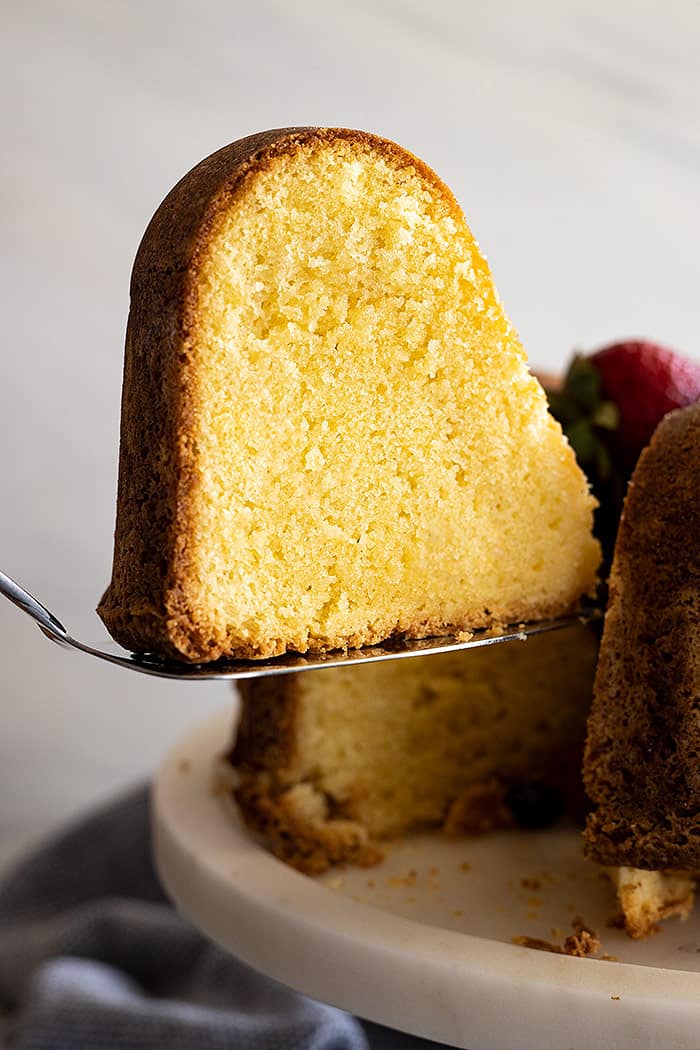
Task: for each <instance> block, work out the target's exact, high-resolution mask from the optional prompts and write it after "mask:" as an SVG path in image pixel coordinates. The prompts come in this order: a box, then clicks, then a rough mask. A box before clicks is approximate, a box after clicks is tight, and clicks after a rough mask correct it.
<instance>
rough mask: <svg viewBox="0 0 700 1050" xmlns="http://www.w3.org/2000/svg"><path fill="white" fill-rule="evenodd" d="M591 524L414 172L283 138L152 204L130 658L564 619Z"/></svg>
mask: <svg viewBox="0 0 700 1050" xmlns="http://www.w3.org/2000/svg"><path fill="white" fill-rule="evenodd" d="M592 510H593V500H592V497H591V496H590V494H589V491H588V487H587V484H586V481H585V478H584V476H583V474H582V473H581V471H580V470H579V468H578V467H577V465H576V463H575V459H574V455H573V452H572V451H571V449H570V447H569V446H568V444H567V443H566V441H565V439H564V438H563V436H562V433H561V430H560V427H559V425H558V424H557V423H556V422H555V421H554V420H553V419H552V418H551V416H550V415H549V414H548V412H547V407H546V401H545V396H544V393H543V391H542V389H541V387H540V386H539V384H538V383H537V381H536V380H535V379H534V378H533V377H532V376H531V375H530V373H529V372H528V370H527V366H526V361H525V355H524V352H523V350H522V347H521V345H520V343H519V341H518V338H517V336H516V334H515V332H514V331H513V328H512V327H511V325H510V322H509V321H508V319H507V317H506V315H505V313H504V311H503V308H502V306H501V303H500V300H499V298H498V295H497V293H496V290H495V288H494V285H493V282H492V278H491V275H490V272H489V269H488V267H487V264H486V262H485V260H484V258H483V256H482V255H481V253H480V251H479V248H478V246H477V244H476V242H475V241H474V238H473V237H472V235H471V233H470V231H469V229H468V227H467V225H466V222H465V220H464V217H463V215H462V213H461V211H460V209H459V207H458V205H457V203H456V201H455V199H454V197H453V196H452V194H451V193H450V191H449V190H448V189H447V188H446V187H445V186H444V184H443V183H442V182H441V181H440V180H439V179H438V177H437V176H436V175H435V174H434V173H433V172H432V171H431V170H430V169H428V168H427V167H426V166H425V165H424V164H423V163H422V162H421V161H419V160H417V159H416V158H415V157H413V156H412V155H411V154H409V153H407V152H406V151H405V150H403V149H401V148H400V147H398V146H396V145H395V144H393V143H391V142H388V141H386V140H383V139H380V138H377V137H375V136H372V135H368V134H365V133H362V132H355V131H346V130H340V129H317V128H298V129H281V130H276V131H271V132H266V133H263V134H260V135H255V136H252V137H250V138H248V139H243V140H241V141H239V142H236V143H234V144H232V145H231V146H227V147H225V148H224V149H222V150H220V151H219V152H218V153H215V154H214V155H213V156H211V157H209V158H208V159H207V160H205V161H203V162H202V163H201V164H199V165H198V166H197V167H196V168H194V169H193V170H192V171H191V172H190V173H189V174H188V175H186V176H185V177H184V178H183V179H182V180H181V181H180V183H178V185H177V186H176V187H175V188H174V189H173V190H172V192H171V193H170V194H169V195H168V196H167V197H166V199H165V200H164V202H163V204H162V205H161V206H160V208H159V209H158V211H157V212H156V214H155V215H154V217H153V219H152V221H151V223H150V225H149V227H148V230H147V232H146V234H145V236H144V239H143V241H142V244H141V246H140V248H139V252H138V255H137V258H136V262H135V265H134V271H133V275H132V285H131V310H130V314H129V323H128V329H127V338H126V352H125V370H124V386H123V399H122V429H121V451H120V468H119V494H118V506H117V523H116V535H115V554H114V565H113V574H112V580H111V583H110V585H109V588H108V589H107V591H106V593H105V596H104V598H103V600H102V602H101V604H100V607H99V612H100V614H101V616H102V618H103V620H104V622H105V623H106V625H107V627H108V628H109V630H110V631H111V633H112V634H113V636H114V637H115V638H116V640H117V641H118V642H120V643H121V644H123V645H124V646H126V647H127V648H129V649H132V650H135V651H151V652H160V653H163V654H165V655H168V656H171V657H175V658H179V659H186V660H192V661H206V660H213V659H216V658H217V657H220V656H239V657H254V658H255V657H268V656H274V655H277V654H280V653H282V652H284V651H286V650H298V651H301V652H305V651H308V650H314V649H315V650H325V649H330V648H336V647H343V646H353V647H354V646H359V645H363V644H367V643H372V642H377V641H380V640H382V639H384V638H387V637H389V636H391V635H407V636H411V637H422V636H427V635H431V634H439V633H449V632H450V631H453V630H461V629H468V628H473V627H478V626H487V625H490V624H492V623H503V622H517V621H520V620H528V619H539V618H543V617H549V616H553V615H557V614H559V613H563V612H565V611H568V610H570V609H572V608H575V607H576V605H577V603H578V602H579V599H580V598H581V596H582V595H585V594H589V593H591V592H592V591H593V589H594V587H595V573H596V568H597V564H598V560H599V550H598V546H597V544H596V542H595V541H594V540H593V538H592V536H591V521H592Z"/></svg>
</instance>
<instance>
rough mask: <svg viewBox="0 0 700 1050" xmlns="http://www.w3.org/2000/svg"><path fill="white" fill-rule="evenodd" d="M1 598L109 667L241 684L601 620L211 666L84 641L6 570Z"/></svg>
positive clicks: (591, 612) (595, 612)
mask: <svg viewBox="0 0 700 1050" xmlns="http://www.w3.org/2000/svg"><path fill="white" fill-rule="evenodd" d="M0 594H4V596H5V597H6V598H8V599H9V600H10V601H11V602H12V603H13V604H14V605H16V606H17V608H18V609H21V610H22V612H25V613H26V614H27V616H30V617H31V618H32V619H33V620H34V621H35V622H36V623H37V624H38V625H39V628H40V630H41V631H42V632H43V633H44V634H45V635H46V637H47V638H50V639H51V641H52V642H57V643H58V644H59V645H62V646H64V647H66V648H68V649H77V650H78V651H79V652H81V653H87V654H88V655H89V656H96V657H97V658H98V659H99V660H106V661H107V662H108V663H110V664H117V665H118V666H119V667H126V668H127V669H128V670H131V671H140V672H141V674H150V675H155V676H156V677H157V678H175V679H180V680H182V681H189V680H204V681H209V680H221V679H231V680H232V681H236V680H239V681H240V680H241V679H243V678H263V677H265V676H268V675H278V674H289V672H291V671H311V670H319V669H320V668H323V667H346V666H347V665H348V664H368V663H377V662H378V661H380V660H397V659H400V658H405V657H409V656H428V655H432V654H434V653H454V652H458V651H460V650H462V649H475V648H478V647H479V646H482V645H495V644H497V643H499V642H512V641H516V640H522V641H524V640H525V639H526V638H529V637H530V636H532V635H535V634H543V633H544V632H545V631H555V630H558V629H560V628H562V627H571V626H573V625H574V624H576V623H590V622H592V621H593V620H597V619H599V618H600V615H601V613H600V610H599V609H598V608H596V607H595V606H591V607H590V608H587V609H584V610H583V611H582V612H580V613H579V614H578V615H575V616H563V617H559V618H558V619H555V620H539V621H537V622H533V623H523V624H517V625H515V626H511V627H506V628H495V629H491V630H480V631H475V632H474V633H473V634H472V635H464V636H463V637H462V636H460V637H452V636H448V637H445V638H419V639H406V638H399V639H392V640H390V641H387V642H384V643H383V644H382V645H372V646H366V647H365V648H364V649H339V650H336V651H334V652H330V653H312V654H310V655H309V656H303V655H300V654H298V653H286V654H285V655H284V656H276V657H274V658H273V659H270V660H217V661H215V662H214V663H209V664H187V663H178V662H177V661H175V660H169V659H165V658H163V657H160V656H155V655H152V654H147V655H138V654H135V653H129V652H127V651H126V650H125V649H122V648H121V646H118V645H117V644H116V643H114V642H112V641H111V640H108V641H105V643H104V645H105V647H104V648H101V647H100V648H97V647H95V646H93V645H88V644H87V643H86V642H81V641H80V640H79V639H77V638H73V636H72V635H71V634H69V632H68V631H67V629H66V628H65V627H64V626H63V624H62V623H61V621H60V620H59V619H58V617H56V616H54V614H53V613H52V612H49V610H48V609H47V608H46V606H45V605H42V604H41V602H40V601H37V599H36V598H34V597H33V596H32V595H31V594H29V592H28V591H25V590H24V588H23V587H20V585H19V584H18V583H15V581H14V580H12V579H11V578H10V577H9V576H6V575H5V573H3V572H0Z"/></svg>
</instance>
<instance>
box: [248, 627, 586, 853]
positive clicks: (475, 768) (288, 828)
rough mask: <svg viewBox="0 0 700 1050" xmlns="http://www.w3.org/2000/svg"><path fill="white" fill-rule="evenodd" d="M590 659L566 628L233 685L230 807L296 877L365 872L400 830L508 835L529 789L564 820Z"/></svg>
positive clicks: (575, 786)
mask: <svg viewBox="0 0 700 1050" xmlns="http://www.w3.org/2000/svg"><path fill="white" fill-rule="evenodd" d="M596 651H597V639H596V636H595V632H594V631H593V630H592V629H591V628H587V627H575V628H570V629H566V630H561V631H555V632H552V633H550V634H546V635H539V636H536V637H533V638H530V639H529V640H528V641H526V642H513V643H510V644H508V645H498V646H487V647H485V648H483V649H476V650H471V651H469V652H463V653H453V654H446V655H440V656H430V657H417V658H415V659H411V660H398V661H394V662H390V663H378V664H370V665H366V666H360V667H347V668H343V669H337V668H333V669H328V670H324V671H321V672H316V673H305V674H300V675H289V676H287V675H285V676H282V677H279V678H268V679H257V680H252V681H248V682H245V683H242V688H241V693H242V713H241V721H240V726H239V729H238V733H237V738H236V743H235V748H234V751H233V755H232V763H233V765H234V766H235V767H236V769H237V775H238V786H237V790H236V798H237V801H238V803H239V806H240V808H241V811H242V813H243V815H244V817H245V818H246V820H247V821H248V823H249V824H250V825H251V826H252V827H253V828H255V829H256V830H258V831H259V832H261V833H262V834H263V836H264V837H265V839H266V840H267V842H268V843H269V845H270V846H271V848H272V849H273V850H274V852H275V853H276V854H277V855H278V856H279V857H281V858H282V859H284V860H286V861H287V862H288V863H291V864H293V865H294V866H296V867H298V868H300V869H302V870H304V871H308V872H318V871H322V870H324V869H325V868H326V867H328V866H329V865H330V864H336V863H345V862H352V863H360V864H363V863H364V864H368V863H372V862H374V861H375V860H377V859H379V856H380V853H379V852H378V850H379V848H380V847H379V843H381V841H382V840H383V839H385V838H387V837H393V836H396V835H399V834H402V833H404V832H406V831H408V830H410V829H415V828H422V827H442V828H444V829H445V830H446V831H448V832H451V833H460V832H466V833H480V832H483V831H487V830H489V829H490V828H492V827H498V826H503V825H507V824H509V823H512V822H513V816H512V813H511V812H510V810H509V808H508V804H507V803H508V791H509V788H512V787H513V786H515V785H522V784H535V785H539V786H540V787H542V786H544V787H545V789H551V791H554V792H558V793H559V795H560V797H566V798H568V800H569V806H568V808H569V809H570V811H571V809H572V808H574V806H573V803H574V796H575V797H576V798H578V792H579V791H580V775H579V770H580V761H581V751H582V748H583V736H584V729H585V721H586V716H587V713H588V708H589V705H590V699H591V694H592V686H593V672H594V668H595V658H596Z"/></svg>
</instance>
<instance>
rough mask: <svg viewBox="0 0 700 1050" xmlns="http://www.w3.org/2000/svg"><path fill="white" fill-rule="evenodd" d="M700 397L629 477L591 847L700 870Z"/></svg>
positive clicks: (589, 778) (594, 770) (593, 780)
mask: <svg viewBox="0 0 700 1050" xmlns="http://www.w3.org/2000/svg"><path fill="white" fill-rule="evenodd" d="M699 711H700V404H696V405H693V406H691V407H689V408H686V409H683V410H681V411H678V412H674V413H672V414H670V415H669V416H667V417H666V418H665V419H664V420H663V422H662V423H661V424H660V426H659V427H658V429H657V431H656V433H655V435H654V438H653V439H652V442H651V444H650V446H649V447H648V448H647V449H646V450H645V452H644V453H643V454H642V456H641V458H640V460H639V464H638V466H637V469H636V470H635V473H634V475H633V478H632V481H631V483H630V488H629V492H628V494H627V499H626V502H625V508H624V512H623V517H622V521H621V524H620V530H619V533H618V538H617V545H616V548H615V557H614V561H613V567H612V572H611V577H610V602H609V608H608V613H607V616H606V620H605V630H604V634H603V641H602V645H601V651H600V660H599V664H598V672H597V676H596V686H595V700H594V705H593V710H592V714H591V718H590V722H589V734H588V745H587V749H586V757H585V764H584V777H585V781H586V787H587V790H588V793H589V795H590V797H591V799H592V801H593V802H594V804H595V806H596V809H595V811H594V813H593V814H592V816H591V817H590V819H589V824H588V829H587V849H588V853H589V855H590V856H591V857H592V858H593V859H596V860H598V861H600V862H601V863H603V864H613V865H629V866H632V867H640V868H652V869H653V868H665V867H675V868H700V761H699V760H700V722H699Z"/></svg>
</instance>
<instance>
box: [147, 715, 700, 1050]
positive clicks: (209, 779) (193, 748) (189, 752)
mask: <svg viewBox="0 0 700 1050" xmlns="http://www.w3.org/2000/svg"><path fill="white" fill-rule="evenodd" d="M232 725H233V720H232V714H231V712H230V711H226V712H223V713H222V714H221V715H219V716H217V717H216V718H214V719H209V720H208V721H207V722H205V723H204V724H202V725H199V726H197V727H195V728H194V729H193V730H192V731H191V732H190V733H189V734H188V735H187V736H186V737H184V738H183V739H182V740H181V741H180V743H179V744H178V745H177V746H176V747H175V748H174V749H173V751H172V752H171V754H170V755H169V756H168V757H167V759H166V761H165V762H164V764H163V766H162V768H161V770H160V772H159V774H158V777H157V781H156V785H155V801H154V814H153V827H154V842H155V854H156V862H157V866H158V870H159V872H160V875H161V877H162V880H163V882H164V884H165V886H166V888H167V890H168V892H169V893H170V895H171V896H172V898H173V901H174V902H175V904H176V906H177V907H178V909H179V910H180V911H181V912H182V914H183V915H185V916H186V917H187V918H188V919H190V920H191V921H192V922H193V923H195V924H196V925H197V926H198V927H199V928H200V929H201V930H202V931H203V932H204V933H205V934H207V935H208V936H209V937H210V938H211V939H212V940H213V941H215V942H217V943H218V944H219V945H221V946H223V947H224V948H226V949H227V950H229V951H230V952H232V953H233V954H234V955H236V956H237V957H238V958H240V959H243V960H244V961H246V962H247V963H249V964H250V965H252V966H254V967H255V968H256V969H258V970H260V971H262V972H263V973H265V974H268V975H270V976H271V977H274V978H276V979H277V980H279V981H282V982H283V983H285V984H287V985H289V986H291V987H292V988H295V989H297V990H298V991H301V992H304V993H306V994H307V995H310V996H313V997H315V998H317V999H321V1000H323V1001H325V1002H328V1003H333V1004H335V1005H337V1006H340V1007H342V1008H344V1009H345V1010H349V1011H350V1012H352V1013H355V1014H357V1015H359V1016H360V1017H363V1018H366V1019H369V1020H372V1021H376V1022H379V1023H381V1024H384V1025H389V1026H391V1027H393V1028H396V1029H399V1030H401V1031H405V1032H410V1033H412V1034H414V1035H418V1036H423V1037H426V1038H430V1039H435V1040H438V1041H440V1042H443V1043H448V1044H451V1045H454V1046H458V1047H468V1048H470V1050H562V1048H563V1047H566V1048H575V1050H600V1047H611V1048H615V1050H628V1048H629V1050H644V1048H649V1050H652V1048H653V1050H658V1048H659V1047H664V1048H665V1050H697V1047H698V1046H699V1045H700V921H698V919H697V917H696V918H695V919H691V920H690V921H689V922H687V923H685V924H683V923H680V922H678V921H672V922H670V923H668V924H667V925H666V928H665V929H664V930H663V932H662V933H660V934H658V935H657V936H655V937H652V938H650V939H649V940H647V941H643V942H633V941H631V940H629V939H628V938H626V937H625V936H624V935H623V934H622V933H621V932H620V931H617V930H611V929H608V928H606V926H605V920H606V915H607V913H608V911H609V908H610V904H611V891H610V889H609V887H608V886H607V883H606V882H605V881H604V880H602V879H601V878H600V876H599V875H598V874H597V872H595V871H594V869H592V868H591V867H590V866H589V865H587V864H586V863H585V862H584V860H583V858H582V856H581V847H580V836H579V834H578V832H577V831H576V830H575V829H573V828H561V829H552V830H549V831H546V832H539V833H523V832H505V833H501V834H495V835H490V836H486V837H484V838H482V839H478V840H464V839H462V840H455V839H447V838H444V837H442V836H440V835H424V836H418V837H413V838H411V839H410V840H407V841H403V842H400V843H397V844H395V845H394V846H392V847H391V849H390V850H389V851H388V853H387V857H386V860H385V861H384V862H383V864H382V865H380V866H379V867H376V868H372V869H365V870H362V869H350V868H348V869H345V870H343V871H337V870H336V871H334V872H331V873H329V874H326V875H324V876H322V877H321V878H318V879H313V878H309V877H306V876H304V875H301V874H299V873H298V872H295V871H293V870H291V869H290V868H288V867H287V866H286V865H284V864H282V863H281V862H279V861H278V860H276V859H275V858H274V857H272V856H271V855H270V854H269V853H268V852H266V850H265V849H264V848H263V847H262V846H261V845H260V844H259V843H258V842H257V841H256V840H255V839H254V837H253V836H251V834H250V832H249V831H248V830H247V829H246V828H245V827H244V825H243V823H242V822H241V820H240V818H239V816H238V814H237V812H236V811H235V809H234V808H233V807H232V806H231V805H229V804H227V803H226V802H225V801H224V800H223V798H222V796H221V793H220V792H219V793H217V791H216V789H215V778H214V775H213V769H214V765H215V761H216V758H217V756H218V755H219V754H220V753H221V752H222V751H223V750H224V749H225V748H226V746H227V743H228V742H229V741H230V738H231V732H232ZM577 914H578V915H581V916H582V917H583V918H584V920H585V921H586V923H587V924H588V925H590V926H593V927H594V928H595V929H596V930H598V931H599V932H600V935H601V938H602V941H603V944H602V948H601V952H604V953H607V954H608V955H612V956H614V957H616V960H617V961H610V960H608V961H604V960H602V959H601V958H596V959H591V958H588V959H578V958H571V957H569V956H561V955H554V954H550V953H548V952H543V951H536V950H533V949H531V948H524V947H520V946H516V945H514V944H513V943H511V942H512V938H513V937H514V936H518V935H526V936H530V937H542V938H545V939H547V940H553V941H558V942H559V943H561V941H562V940H563V938H564V937H565V936H566V935H567V934H568V933H570V932H571V923H572V920H573V918H574V916H575V915H577Z"/></svg>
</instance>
